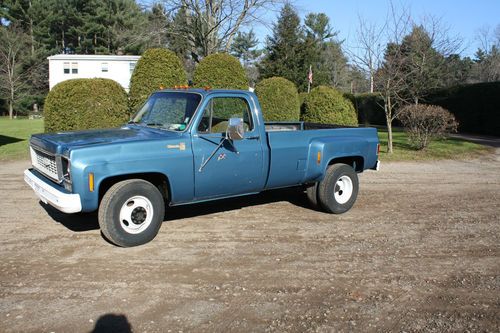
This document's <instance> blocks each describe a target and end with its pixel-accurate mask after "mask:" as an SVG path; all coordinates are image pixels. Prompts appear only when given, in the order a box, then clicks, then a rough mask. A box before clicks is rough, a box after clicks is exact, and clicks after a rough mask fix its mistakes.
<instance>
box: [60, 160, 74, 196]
mask: <svg viewBox="0 0 500 333" xmlns="http://www.w3.org/2000/svg"><path fill="white" fill-rule="evenodd" d="M61 164H62V174H63V185H64V188H65V189H67V190H68V191H71V190H72V184H71V161H70V160H69V159H67V158H66V157H62V158H61Z"/></svg>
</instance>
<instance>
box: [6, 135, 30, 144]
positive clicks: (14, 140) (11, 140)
mask: <svg viewBox="0 0 500 333" xmlns="http://www.w3.org/2000/svg"><path fill="white" fill-rule="evenodd" d="M19 141H24V139H19V138H15V137H13V136H5V135H0V146H3V145H8V144H9V143H16V142H19Z"/></svg>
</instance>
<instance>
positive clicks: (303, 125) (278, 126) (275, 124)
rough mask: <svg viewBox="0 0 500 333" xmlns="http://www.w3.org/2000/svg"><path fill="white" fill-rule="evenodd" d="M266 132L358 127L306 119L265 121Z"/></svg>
mask: <svg viewBox="0 0 500 333" xmlns="http://www.w3.org/2000/svg"><path fill="white" fill-rule="evenodd" d="M264 126H265V127H266V132H279V131H308V130H314V129H332V128H356V127H353V126H346V125H336V124H319V123H309V122H304V121H295V122H282V121H270V122H265V123H264Z"/></svg>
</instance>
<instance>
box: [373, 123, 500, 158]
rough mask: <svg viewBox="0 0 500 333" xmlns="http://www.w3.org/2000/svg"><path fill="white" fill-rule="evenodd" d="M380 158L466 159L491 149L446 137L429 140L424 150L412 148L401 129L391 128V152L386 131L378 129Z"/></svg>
mask: <svg viewBox="0 0 500 333" xmlns="http://www.w3.org/2000/svg"><path fill="white" fill-rule="evenodd" d="M378 136H379V139H380V144H381V147H380V159H381V160H382V161H404V160H439V159H467V158H473V157H477V156H479V155H481V154H484V153H487V152H490V151H491V148H489V147H485V146H482V145H478V144H476V143H472V142H468V141H464V140H461V139H455V138H448V139H443V140H436V141H433V142H431V144H430V145H429V147H427V148H426V149H425V150H420V151H419V150H415V149H413V148H412V147H411V146H410V144H409V143H408V140H407V138H408V137H407V135H406V133H405V132H404V131H402V130H401V129H395V130H393V150H394V152H393V153H392V154H388V153H387V131H386V130H380V129H379V130H378Z"/></svg>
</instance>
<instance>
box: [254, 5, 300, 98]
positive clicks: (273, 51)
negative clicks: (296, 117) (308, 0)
mask: <svg viewBox="0 0 500 333" xmlns="http://www.w3.org/2000/svg"><path fill="white" fill-rule="evenodd" d="M304 51H305V44H304V31H303V29H302V27H301V25H300V18H299V16H298V14H297V12H296V11H295V10H294V9H293V7H292V6H291V5H290V4H288V3H287V4H285V6H283V8H282V9H281V12H280V15H279V17H278V21H277V23H276V24H275V25H274V26H273V34H272V36H269V37H268V39H267V43H266V48H265V57H264V59H263V60H262V62H261V64H260V66H259V70H260V73H261V76H262V77H263V78H268V77H273V76H281V77H284V78H286V79H288V80H290V81H292V82H294V83H295V84H296V85H297V86H298V87H299V90H300V91H305V90H307V70H308V67H309V66H308V65H307V64H306V63H305V59H304V55H305V52H304Z"/></svg>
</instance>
